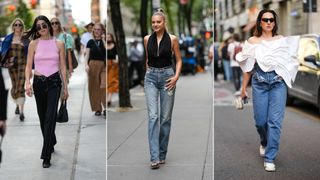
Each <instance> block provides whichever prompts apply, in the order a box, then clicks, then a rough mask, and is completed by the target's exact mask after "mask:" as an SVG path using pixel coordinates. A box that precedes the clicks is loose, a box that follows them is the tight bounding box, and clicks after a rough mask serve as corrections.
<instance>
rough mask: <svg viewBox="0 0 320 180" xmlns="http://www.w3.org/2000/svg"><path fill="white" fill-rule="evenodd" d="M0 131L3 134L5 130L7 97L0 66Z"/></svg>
mask: <svg viewBox="0 0 320 180" xmlns="http://www.w3.org/2000/svg"><path fill="white" fill-rule="evenodd" d="M0 97H1V98H0V107H1V108H0V132H2V134H3V135H4V133H5V132H6V127H7V126H6V120H7V97H8V90H7V89H6V87H5V84H4V79H3V76H2V70H1V67H0Z"/></svg>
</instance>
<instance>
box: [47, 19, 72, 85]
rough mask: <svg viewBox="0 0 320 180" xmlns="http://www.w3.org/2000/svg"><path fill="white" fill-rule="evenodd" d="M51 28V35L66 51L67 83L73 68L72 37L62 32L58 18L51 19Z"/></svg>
mask: <svg viewBox="0 0 320 180" xmlns="http://www.w3.org/2000/svg"><path fill="white" fill-rule="evenodd" d="M50 22H51V26H52V29H53V35H54V37H56V38H57V39H58V40H60V41H62V42H64V46H65V49H66V52H67V53H66V56H67V57H68V58H66V59H67V60H68V61H67V62H66V67H67V75H68V76H67V81H68V80H69V78H70V77H71V75H72V73H73V66H72V57H71V52H72V51H73V48H74V40H73V38H72V36H71V35H70V34H68V33H66V32H64V31H63V29H62V26H61V22H60V20H59V19H58V18H56V17H54V18H51V20H50Z"/></svg>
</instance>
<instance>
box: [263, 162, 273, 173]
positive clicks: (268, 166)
mask: <svg viewBox="0 0 320 180" xmlns="http://www.w3.org/2000/svg"><path fill="white" fill-rule="evenodd" d="M263 166H264V169H265V170H266V171H268V172H274V171H276V166H275V165H274V164H273V163H268V164H267V163H266V162H264V163H263Z"/></svg>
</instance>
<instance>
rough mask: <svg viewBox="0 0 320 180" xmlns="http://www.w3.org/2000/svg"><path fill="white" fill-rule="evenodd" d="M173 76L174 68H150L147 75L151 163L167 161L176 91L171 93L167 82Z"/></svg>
mask: <svg viewBox="0 0 320 180" xmlns="http://www.w3.org/2000/svg"><path fill="white" fill-rule="evenodd" d="M173 76H174V71H173V69H172V67H166V68H153V67H148V69H147V72H146V75H145V80H144V88H145V95H146V101H147V108H148V119H149V123H148V126H149V127H148V138H149V148H150V156H151V158H150V160H151V162H157V161H159V160H165V159H166V155H167V149H168V143H169V135H170V127H171V116H172V109H173V104H174V95H175V89H174V90H171V91H169V90H167V89H166V88H165V85H166V83H167V82H166V81H167V80H168V79H169V78H170V77H173ZM159 109H160V110H159Z"/></svg>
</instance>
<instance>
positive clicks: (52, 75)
mask: <svg viewBox="0 0 320 180" xmlns="http://www.w3.org/2000/svg"><path fill="white" fill-rule="evenodd" d="M24 38H26V39H31V40H32V41H31V42H30V44H29V49H28V57H27V66H26V72H25V73H26V75H25V76H26V84H25V88H26V93H27V95H28V96H30V97H31V96H32V93H33V91H34V95H35V99H36V103H37V111H38V116H39V119H40V127H41V132H42V135H43V139H44V140H43V146H42V153H41V159H43V164H42V167H43V168H49V167H50V159H51V153H53V152H54V145H55V144H56V143H57V140H56V136H55V126H56V117H57V109H58V102H59V97H60V91H61V86H62V84H61V78H60V77H62V80H63V89H62V90H63V94H64V95H63V99H64V100H66V99H67V98H68V96H69V95H68V89H67V80H66V64H65V63H66V62H65V49H64V43H63V42H62V41H59V40H57V39H56V38H54V36H53V29H52V26H51V23H50V21H49V19H48V18H47V17H46V16H42V15H41V16H38V17H37V18H36V19H35V20H34V23H33V25H32V28H31V30H30V31H28V32H26V34H25V36H24ZM33 63H34V79H33V85H31V83H30V78H31V77H32V64H33Z"/></svg>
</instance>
